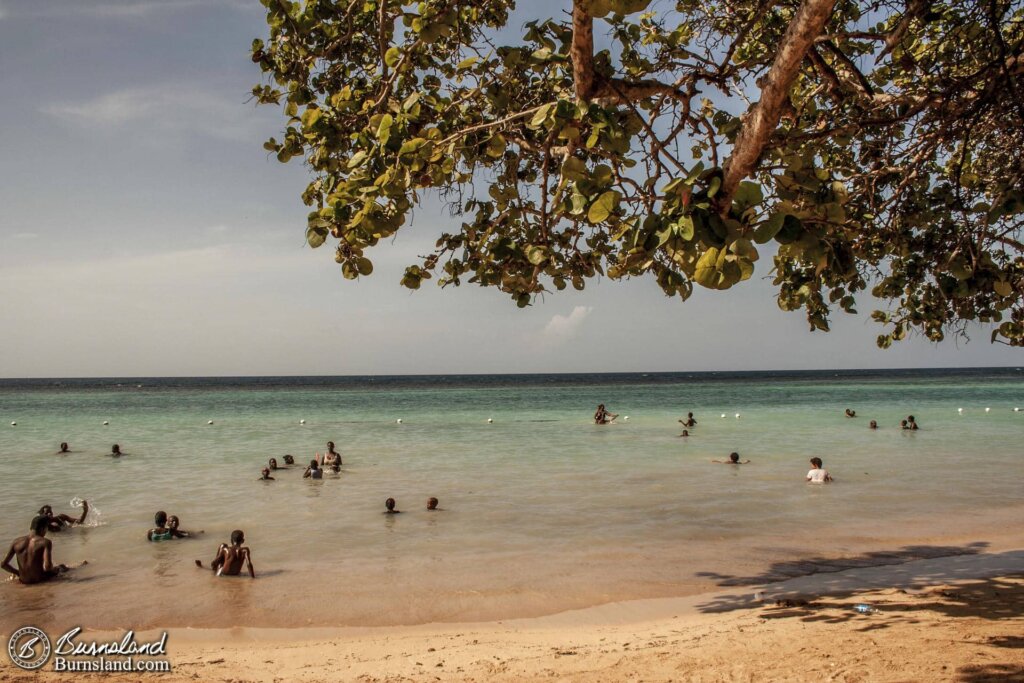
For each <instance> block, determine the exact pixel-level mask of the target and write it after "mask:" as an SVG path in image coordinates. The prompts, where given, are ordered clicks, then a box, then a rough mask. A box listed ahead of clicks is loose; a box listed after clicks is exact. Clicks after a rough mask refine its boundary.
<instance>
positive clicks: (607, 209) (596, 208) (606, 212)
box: [587, 190, 619, 223]
mask: <svg viewBox="0 0 1024 683" xmlns="http://www.w3.org/2000/svg"><path fill="white" fill-rule="evenodd" d="M618 204H619V193H618V192H616V191H615V190H608V191H607V192H605V193H604V194H602V195H601V196H600V197H598V198H597V200H596V201H595V202H594V203H593V204H591V205H590V210H589V211H587V220H588V221H590V222H591V223H601V222H603V221H605V220H607V218H608V216H610V215H611V213H612V211H614V210H615V207H616V206H618Z"/></svg>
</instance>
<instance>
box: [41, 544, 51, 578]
mask: <svg viewBox="0 0 1024 683" xmlns="http://www.w3.org/2000/svg"><path fill="white" fill-rule="evenodd" d="M43 540H45V541H46V544H45V545H44V546H43V571H44V572H46V573H47V574H49V573H50V572H52V571H53V557H52V556H51V552H52V551H53V543H50V539H48V538H47V539H43Z"/></svg>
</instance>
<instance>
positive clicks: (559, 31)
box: [252, 0, 1024, 346]
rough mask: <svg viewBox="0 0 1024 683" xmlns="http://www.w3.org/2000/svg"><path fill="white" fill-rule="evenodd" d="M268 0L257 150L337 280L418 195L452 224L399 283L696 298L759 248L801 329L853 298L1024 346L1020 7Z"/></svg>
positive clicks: (920, 321)
mask: <svg viewBox="0 0 1024 683" xmlns="http://www.w3.org/2000/svg"><path fill="white" fill-rule="evenodd" d="M262 2H263V4H264V5H265V6H266V8H267V23H268V26H269V36H268V37H267V39H266V40H255V41H254V42H253V46H252V59H253V61H254V62H256V63H258V64H259V66H260V68H261V69H262V71H263V72H264V73H265V79H264V81H263V83H261V84H260V85H258V86H257V87H256V88H254V90H253V93H254V95H255V96H256V98H257V100H258V101H259V102H261V103H276V104H281V105H283V106H284V112H285V114H286V116H287V127H286V129H285V131H284V134H283V136H282V137H281V139H280V140H277V139H271V140H269V141H268V142H267V143H266V145H265V147H266V149H267V150H268V151H270V152H273V153H274V154H276V155H277V158H278V159H279V160H280V161H282V162H287V161H288V160H290V159H293V158H301V159H303V160H304V162H305V163H306V164H307V165H308V167H309V168H310V170H311V173H312V176H313V180H312V182H311V183H310V184H309V186H308V188H307V189H306V191H305V192H304V194H303V200H304V201H305V202H306V203H307V204H308V205H309V206H310V207H312V212H311V213H310V214H309V217H308V226H307V233H306V237H307V240H308V242H309V244H310V245H311V246H313V247H319V246H321V245H322V244H324V243H325V242H327V241H328V239H329V238H333V240H332V244H336V256H335V258H336V260H337V261H338V262H339V263H340V264H341V267H342V273H343V274H344V276H345V277H347V278H355V277H358V276H360V275H369V274H370V273H371V271H372V270H373V264H372V262H371V261H370V259H369V256H368V250H369V248H370V247H372V246H375V245H377V244H378V243H379V242H380V241H381V240H384V239H387V238H389V237H391V236H393V235H394V234H395V233H396V232H397V231H398V230H400V229H401V228H402V226H403V225H405V224H407V223H408V222H409V221H410V218H411V215H410V214H411V212H412V210H413V209H414V207H416V206H417V205H418V204H419V203H420V202H422V201H423V199H424V197H425V195H426V194H427V193H428V192H430V191H431V190H435V191H437V192H438V193H439V195H440V196H441V197H442V198H444V199H445V200H446V201H448V202H449V204H450V206H451V208H452V210H453V212H454V213H455V214H456V215H458V216H460V217H461V226H460V228H459V229H458V231H457V232H454V233H451V234H449V233H445V234H442V235H440V237H439V239H438V240H437V244H436V250H435V251H434V252H433V253H431V254H427V255H425V256H423V257H422V260H421V261H420V262H419V263H417V264H416V265H411V266H409V267H408V268H407V269H406V271H405V275H404V277H403V278H402V284H403V285H405V286H406V287H409V288H412V289H416V288H418V287H419V286H420V284H421V282H422V281H423V280H426V279H430V278H431V277H432V276H434V275H437V276H438V281H439V283H440V284H441V285H459V284H462V283H466V282H469V283H475V284H479V285H484V286H494V287H497V288H499V289H500V290H502V291H504V292H506V293H508V294H509V295H511V297H512V298H513V299H514V300H515V301H516V302H517V303H518V305H519V306H526V305H529V304H530V302H531V301H532V300H533V298H534V297H536V296H537V295H538V294H540V293H542V292H546V291H550V290H552V289H556V290H561V289H564V288H565V287H566V286H569V285H571V286H573V287H575V288H576V289H583V288H584V286H585V284H586V282H587V280H588V279H589V278H593V277H595V276H599V275H603V276H605V277H608V278H611V279H620V278H626V277H635V276H650V277H653V278H655V279H656V281H657V283H658V284H659V285H660V287H661V288H662V289H663V290H664V291H665V293H666V294H668V295H672V296H679V297H680V298H682V299H686V298H687V297H689V296H690V294H691V292H692V291H693V286H694V283H696V284H698V285H701V286H703V287H708V288H712V289H728V288H730V287H732V286H734V285H736V284H737V283H739V282H741V281H743V280H746V279H748V278H750V277H751V276H752V275H753V273H754V271H755V264H756V263H757V261H758V258H759V255H760V252H761V251H764V252H765V255H766V256H772V257H773V259H774V267H773V268H771V273H772V274H773V275H774V284H775V286H776V287H777V296H778V303H779V306H780V307H781V308H782V309H784V310H796V309H803V310H804V311H805V312H806V314H807V318H808V321H809V323H810V325H811V329H812V330H813V329H822V330H827V329H828V324H829V314H830V312H831V311H832V310H834V309H836V308H838V309H841V310H845V311H848V312H853V311H854V306H855V296H857V295H858V293H861V292H863V291H864V290H868V289H870V291H871V294H872V295H873V296H875V297H877V298H879V299H882V300H885V301H886V302H888V303H887V306H886V308H887V310H885V311H876V312H875V313H874V317H875V319H876V320H878V321H879V322H881V323H883V324H884V325H885V326H886V327H885V334H883V335H881V336H880V337H879V342H878V343H879V345H881V346H888V345H890V344H891V343H892V342H893V341H894V340H900V339H903V338H904V337H905V336H906V335H907V334H908V333H909V332H919V333H922V334H923V335H925V336H927V338H929V339H932V340H936V341H938V340H941V339H943V337H944V336H945V335H946V334H949V333H950V332H954V333H957V334H963V333H964V332H965V330H966V327H967V324H968V323H969V322H972V321H980V322H983V323H992V324H993V335H992V339H993V340H994V341H996V340H997V341H1001V342H1004V343H1008V344H1012V345H1015V346H1024V303H1022V301H1024V244H1022V239H1024V236H1022V220H1024V182H1022V181H1024V82H1022V79H1021V76H1022V74H1024V56H1022V49H1024V47H1022V46H1024V8H1022V3H1024V0H1015V1H1008V0H960V1H949V2H931V1H929V0H905V1H901V0H865V1H860V2H858V1H855V0H803V1H802V2H796V1H794V0H778V1H774V0H674V2H673V1H672V0H659V1H658V2H654V3H652V2H651V1H650V0H571V1H568V0H567V1H566V2H561V3H559V2H552V3H549V4H550V6H551V9H550V14H551V15H552V16H551V17H549V18H547V17H540V18H535V19H534V20H532V21H529V22H528V23H526V24H525V26H522V27H521V28H522V30H521V31H520V30H519V29H520V26H519V25H518V23H519V22H521V21H522V20H521V18H515V17H514V15H513V12H514V10H515V5H514V1H513V0H472V1H470V0H422V1H421V2H408V1H407V0H306V2H290V1H289V0H262ZM513 24H515V25H513ZM595 35H596V36H597V43H598V46H597V47H595Z"/></svg>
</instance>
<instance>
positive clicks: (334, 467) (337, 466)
mask: <svg viewBox="0 0 1024 683" xmlns="http://www.w3.org/2000/svg"><path fill="white" fill-rule="evenodd" d="M331 474H341V460H335V461H334V462H332V463H331Z"/></svg>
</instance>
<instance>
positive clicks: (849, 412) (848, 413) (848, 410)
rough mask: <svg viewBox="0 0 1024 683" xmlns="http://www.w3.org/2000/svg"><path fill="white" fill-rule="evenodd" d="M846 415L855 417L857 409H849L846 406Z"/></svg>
mask: <svg viewBox="0 0 1024 683" xmlns="http://www.w3.org/2000/svg"><path fill="white" fill-rule="evenodd" d="M846 417H857V411H856V410H850V409H849V408H847V409H846Z"/></svg>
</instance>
